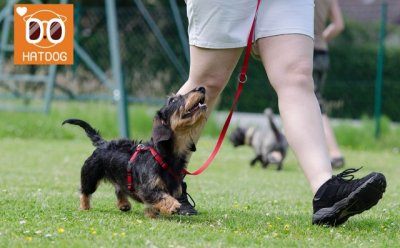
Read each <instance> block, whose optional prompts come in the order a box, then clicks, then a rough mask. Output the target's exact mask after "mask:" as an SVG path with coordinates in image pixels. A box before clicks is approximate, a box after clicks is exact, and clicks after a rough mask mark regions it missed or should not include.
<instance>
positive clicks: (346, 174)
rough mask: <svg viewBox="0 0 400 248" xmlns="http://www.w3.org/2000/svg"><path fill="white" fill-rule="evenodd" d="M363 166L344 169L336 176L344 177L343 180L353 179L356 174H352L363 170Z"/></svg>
mask: <svg viewBox="0 0 400 248" xmlns="http://www.w3.org/2000/svg"><path fill="white" fill-rule="evenodd" d="M362 168H363V167H362V166H361V167H360V168H358V169H355V168H350V169H347V170H344V171H342V172H341V173H339V174H337V176H336V177H337V178H340V179H342V180H346V181H351V180H353V179H354V175H352V174H353V173H355V172H357V171H359V170H361V169H362Z"/></svg>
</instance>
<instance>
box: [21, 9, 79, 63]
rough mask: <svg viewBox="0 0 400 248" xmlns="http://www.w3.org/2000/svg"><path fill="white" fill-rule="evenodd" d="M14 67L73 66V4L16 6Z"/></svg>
mask: <svg viewBox="0 0 400 248" xmlns="http://www.w3.org/2000/svg"><path fill="white" fill-rule="evenodd" d="M14 19H15V20H14V33H15V38H14V41H15V42H14V62H15V64H72V63H73V5H72V4H16V5H15V8H14Z"/></svg>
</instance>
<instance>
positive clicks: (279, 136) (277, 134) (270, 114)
mask: <svg viewBox="0 0 400 248" xmlns="http://www.w3.org/2000/svg"><path fill="white" fill-rule="evenodd" d="M264 113H265V115H267V118H268V121H269V124H270V125H271V129H272V131H273V132H274V135H275V138H276V140H277V141H278V142H279V143H281V142H282V141H283V137H282V134H281V132H280V131H279V128H278V127H277V126H276V124H275V121H274V113H273V112H272V109H270V108H267V109H265V110H264Z"/></svg>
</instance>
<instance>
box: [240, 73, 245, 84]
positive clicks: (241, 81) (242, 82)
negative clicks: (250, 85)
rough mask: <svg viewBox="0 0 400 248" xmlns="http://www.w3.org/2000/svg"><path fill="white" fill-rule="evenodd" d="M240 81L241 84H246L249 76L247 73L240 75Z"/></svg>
mask: <svg viewBox="0 0 400 248" xmlns="http://www.w3.org/2000/svg"><path fill="white" fill-rule="evenodd" d="M242 76H243V77H244V78H243V80H242ZM238 81H239V83H241V84H244V83H246V82H247V74H246V73H245V74H242V73H240V74H239V77H238Z"/></svg>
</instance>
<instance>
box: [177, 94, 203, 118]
mask: <svg viewBox="0 0 400 248" xmlns="http://www.w3.org/2000/svg"><path fill="white" fill-rule="evenodd" d="M200 110H202V111H205V110H207V104H205V97H204V96H203V97H202V98H200V100H199V101H198V102H196V103H195V104H193V106H192V107H191V108H189V110H187V111H186V112H185V113H184V114H183V115H182V119H185V118H189V117H191V116H193V114H195V113H196V112H197V111H200Z"/></svg>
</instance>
